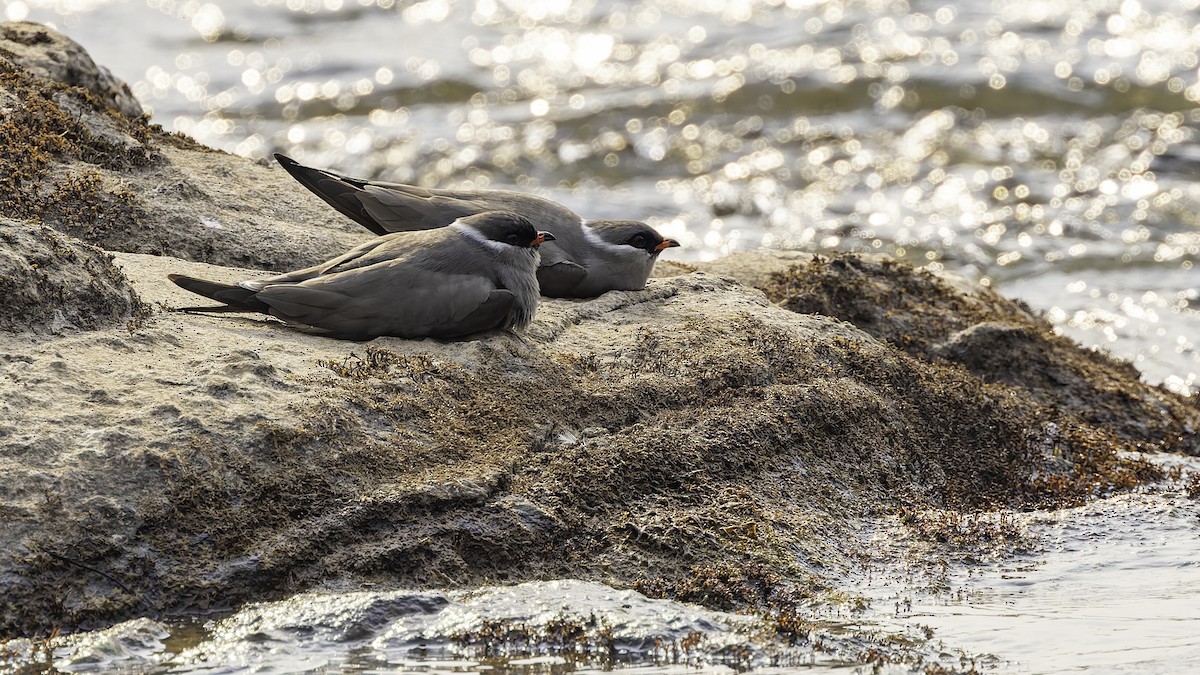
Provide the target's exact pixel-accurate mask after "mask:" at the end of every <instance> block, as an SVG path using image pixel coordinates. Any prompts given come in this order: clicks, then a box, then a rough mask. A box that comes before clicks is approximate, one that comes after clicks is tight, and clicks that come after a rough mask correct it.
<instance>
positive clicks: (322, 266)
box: [238, 232, 445, 291]
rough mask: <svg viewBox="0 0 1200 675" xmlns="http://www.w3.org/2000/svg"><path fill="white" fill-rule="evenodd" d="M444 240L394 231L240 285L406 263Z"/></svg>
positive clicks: (294, 280)
mask: <svg viewBox="0 0 1200 675" xmlns="http://www.w3.org/2000/svg"><path fill="white" fill-rule="evenodd" d="M444 237H445V234H444V233H442V232H394V233H391V234H388V235H387V236H383V237H377V238H375V239H372V240H370V241H367V242H363V243H362V244H359V245H358V246H355V247H354V248H352V249H350V250H349V251H347V252H346V253H343V254H342V255H340V256H338V257H336V258H331V259H329V260H326V261H325V262H323V263H318V264H316V265H313V266H312V267H306V268H304V269H302V270H296V271H294V272H287V273H284V274H278V275H276V276H273V277H268V278H266V279H254V280H251V281H243V282H241V283H240V284H238V285H239V286H241V287H242V288H248V289H251V290H255V291H257V290H262V289H263V288H266V287H267V286H269V285H271V284H279V283H299V282H301V281H308V280H310V279H316V278H317V277H321V276H325V275H329V274H336V273H338V272H346V271H349V270H353V269H359V268H363V267H370V266H372V265H377V264H379V263H381V262H387V261H401V260H406V259H407V258H409V257H410V256H412V255H413V254H414V253H415V252H417V251H418V250H420V249H421V248H422V247H426V246H428V245H429V244H433V243H437V240H441V239H443V238H444Z"/></svg>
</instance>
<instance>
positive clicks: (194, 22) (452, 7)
mask: <svg viewBox="0 0 1200 675" xmlns="http://www.w3.org/2000/svg"><path fill="white" fill-rule="evenodd" d="M3 14H4V15H5V16H6V17H7V18H9V19H26V18H27V19H31V20H37V21H45V22H48V23H52V24H55V25H56V26H57V27H59V28H60V29H61V30H63V31H65V32H66V33H67V34H69V35H70V36H72V37H73V38H75V39H76V40H77V41H79V42H80V43H82V44H83V45H84V46H85V47H86V48H87V49H88V50H89V51H90V52H91V53H92V54H93V55H94V57H95V58H96V60H97V61H98V62H99V63H101V64H104V65H107V66H108V67H109V68H110V69H111V70H113V72H114V73H115V74H116V75H118V76H119V77H121V78H123V79H125V80H127V81H128V82H130V83H131V85H132V86H133V89H134V92H135V93H136V95H137V96H138V97H139V99H140V100H141V101H142V102H143V104H144V105H145V106H146V107H147V109H148V110H149V111H151V112H152V114H153V120H154V121H156V122H158V123H160V124H162V125H163V126H165V127H166V128H168V129H172V130H180V131H184V132H187V133H189V134H192V135H194V136H195V137H197V138H198V139H199V140H200V141H202V142H204V143H207V144H210V145H213V146H216V147H219V148H222V149H225V150H228V151H230V152H236V153H240V154H244V155H248V156H252V157H261V158H266V157H269V155H270V153H271V152H274V151H283V152H286V153H288V154H291V155H292V156H294V157H296V158H297V159H299V160H301V161H303V162H305V163H309V164H313V165H317V166H322V167H328V168H332V169H335V170H339V171H343V172H346V173H350V174H353V175H361V176H370V177H378V178H383V179H389V180H399V181H405V182H415V183H419V184H423V185H438V186H465V185H473V186H478V187H487V186H490V187H516V188H518V189H525V190H531V191H535V192H538V193H540V194H544V195H546V196H550V197H552V198H556V199H559V200H560V201H563V202H565V203H567V204H568V205H570V206H571V207H573V208H575V209H576V210H578V211H579V212H581V213H582V214H583V215H585V216H586V217H593V218H600V217H622V218H628V217H633V218H643V219H646V220H648V221H650V222H651V223H653V224H654V225H655V226H656V227H658V228H659V229H660V230H662V231H663V233H664V234H666V235H668V236H671V237H674V238H676V239H679V240H680V241H682V242H683V244H684V248H683V249H672V250H671V251H670V252H669V254H670V256H671V257H674V258H675V259H683V260H689V259H690V260H704V259H711V258H714V257H717V256H720V255H722V254H725V253H728V252H730V251H735V250H741V249H752V248H756V247H760V246H768V247H778V248H798V249H805V250H816V251H832V250H861V251H875V252H882V253H889V254H891V255H894V256H898V257H902V258H906V259H909V260H912V261H914V262H917V263H922V264H929V265H931V266H934V267H939V266H941V267H944V268H947V269H951V270H955V271H958V272H961V273H963V274H966V275H967V276H970V277H972V278H976V279H979V280H981V281H982V282H984V283H987V284H991V285H992V286H993V287H995V288H997V289H999V290H1000V291H1001V292H1003V293H1006V294H1008V295H1011V296H1015V297H1019V298H1022V299H1024V300H1025V301H1027V302H1028V303H1029V304H1030V305H1032V306H1033V307H1035V308H1037V309H1040V310H1043V311H1044V312H1046V314H1047V316H1048V317H1049V318H1050V319H1051V320H1052V321H1053V322H1054V324H1055V325H1056V326H1057V328H1058V329H1059V330H1061V331H1063V332H1064V333H1066V334H1068V335H1070V336H1072V337H1074V338H1075V339H1077V340H1079V341H1080V342H1081V343H1083V344H1085V345H1096V346H1100V347H1103V348H1105V349H1108V350H1110V351H1111V352H1112V353H1113V354H1115V355H1117V356H1119V357H1122V358H1126V359H1129V360H1132V361H1134V362H1135V363H1136V364H1137V365H1138V367H1139V368H1140V369H1141V370H1142V372H1143V373H1144V375H1145V378H1146V379H1147V380H1149V381H1153V382H1162V383H1164V384H1165V385H1166V386H1168V387H1170V388H1172V389H1174V390H1177V391H1180V392H1190V391H1193V390H1195V388H1196V387H1197V386H1200V383H1198V382H1197V373H1200V352H1198V351H1197V348H1196V344H1195V340H1196V338H1195V336H1197V335H1200V276H1198V275H1200V271H1197V270H1196V269H1194V267H1195V265H1196V263H1197V259H1198V258H1200V184H1197V181H1196V178H1197V177H1200V149H1197V144H1196V143H1197V140H1198V139H1200V81H1198V79H1197V78H1198V73H1200V71H1198V68H1200V31H1197V30H1196V29H1195V26H1196V25H1197V24H1198V23H1200V0H1005V1H999V0H997V1H995V2H991V3H986V2H973V3H962V2H957V3H954V2H948V1H941V2H939V1H936V0H933V1H927V0H908V1H902V0H686V1H684V0H630V1H627V2H617V3H612V4H609V3H602V2H586V1H578V2H572V1H571V0H480V1H479V2H465V1H457V2H456V1H450V0H412V1H405V2H393V1H392V0H255V1H254V2H251V1H250V0H225V1H220V2H205V1H203V0H17V1H14V0H6V1H5V2H4V9H3ZM298 189H299V188H298ZM1089 509H1091V510H1089ZM1197 511H1198V508H1197V506H1196V503H1195V502H1194V501H1191V500H1187V499H1184V498H1182V497H1179V496H1178V495H1174V496H1172V495H1165V494H1159V495H1141V496H1135V497H1129V498H1125V501H1119V502H1103V503H1101V504H1099V505H1096V506H1093V507H1084V508H1083V509H1079V510H1075V511H1067V512H1054V513H1051V514H1049V515H1045V516H1036V518H1044V520H1043V521H1039V522H1032V523H1030V524H1029V525H1028V527H1029V528H1030V529H1031V531H1035V532H1037V533H1039V537H1041V538H1042V540H1043V541H1044V542H1045V543H1044V545H1042V547H1041V548H1039V549H1038V550H1037V551H1036V552H1035V553H1031V554H1029V557H1028V558H1027V559H1018V560H1019V562H1016V563H1014V562H1012V561H1007V562H998V563H996V564H995V565H994V566H992V567H985V568H982V569H981V571H977V572H971V574H970V576H969V577H966V578H963V577H961V576H960V577H954V576H953V575H951V576H950V577H948V579H949V581H948V582H947V583H950V584H953V585H955V587H956V588H957V589H960V590H963V592H964V594H965V596H964V597H965V598H966V600H964V601H959V600H958V599H957V596H955V598H954V599H950V598H948V597H947V596H945V595H938V594H932V595H927V596H919V597H917V598H916V604H915V605H914V606H913V608H912V609H911V610H910V611H909V610H906V613H905V615H903V616H900V617H899V619H898V621H899V624H902V625H904V626H907V627H911V626H913V625H915V624H921V625H928V626H931V627H932V628H933V629H934V634H935V635H936V638H935V639H937V640H940V641H943V642H944V643H945V644H946V645H947V648H948V649H950V650H951V651H953V650H955V649H959V650H962V651H963V652H964V653H968V654H971V655H981V654H985V653H991V654H994V655H996V656H995V658H994V659H991V660H987V659H984V660H983V661H981V662H980V663H982V664H987V665H988V667H995V668H998V669H1000V670H1017V671H1018V672H1063V671H1069V670H1072V669H1083V668H1085V667H1093V668H1098V669H1104V670H1118V671H1119V670H1125V671H1128V672H1152V671H1158V672H1172V671H1173V670H1178V669H1179V668H1178V667H1179V665H1180V664H1181V663H1184V664H1186V663H1195V662H1197V661H1200V648H1198V647H1197V642H1196V640H1195V638H1193V637H1191V635H1194V634H1197V630H1196V627H1197V626H1198V625H1200V623H1197V620H1198V619H1200V617H1198V616H1197V614H1196V612H1195V610H1194V609H1193V608H1194V607H1197V606H1200V602H1197V601H1198V600H1200V597H1197V595H1196V592H1195V589H1196V588H1200V584H1198V583H1197V582H1200V576H1198V573H1197V571H1196V570H1197V569H1198V568H1197V567H1196V566H1195V565H1194V564H1192V563H1191V562H1190V561H1194V560H1197V559H1200V544H1197V542H1198V541H1200V537H1198V536H1197V534H1198V533H1197ZM1056 542H1057V543H1056ZM967 569H973V567H972V566H970V565H968V566H967ZM963 574H966V573H965V572H964V573H963ZM872 592H874V591H872ZM880 592H882V591H880ZM880 597H881V598H883V597H886V594H885V595H882V596H880ZM880 603H881V604H888V603H887V602H884V601H883V600H880ZM889 606H890V605H889ZM155 630H158V629H155ZM292 646H295V645H292ZM157 649H158V651H156V652H154V653H155V654H159V655H162V654H165V653H173V652H171V651H170V649H171V648H170V647H161V648H157ZM395 665H396V664H392V666H393V667H395ZM460 665H461V664H460ZM422 667H424V666H422Z"/></svg>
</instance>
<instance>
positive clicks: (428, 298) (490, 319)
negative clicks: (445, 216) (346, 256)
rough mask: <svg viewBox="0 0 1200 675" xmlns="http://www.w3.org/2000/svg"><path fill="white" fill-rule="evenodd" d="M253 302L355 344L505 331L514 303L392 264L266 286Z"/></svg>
mask: <svg viewBox="0 0 1200 675" xmlns="http://www.w3.org/2000/svg"><path fill="white" fill-rule="evenodd" d="M255 297H256V299H258V300H261V301H262V302H265V303H266V304H268V305H270V306H271V308H272V310H273V311H272V312H271V313H272V314H273V315H275V316H277V317H279V318H281V319H284V320H285V321H290V322H295V323H302V324H306V325H308V326H312V327H314V328H318V329H320V330H322V331H323V332H325V333H327V334H330V335H334V336H338V337H347V338H356V339H370V338H374V337H379V336H381V335H393V336H396V337H458V336H461V335H467V334H470V333H475V332H479V331H482V330H488V329H491V328H497V327H502V325H503V324H504V323H505V321H506V320H507V318H508V316H509V313H510V311H511V309H512V306H513V303H514V302H515V296H513V294H512V293H511V292H509V291H507V290H503V289H498V288H497V287H496V285H495V284H493V283H492V282H491V281H490V280H488V279H486V278H484V277H481V276H476V275H472V274H448V273H443V272H432V271H429V270H422V269H405V268H397V267H394V266H390V265H387V264H382V265H375V266H372V267H368V268H360V269H354V270H350V271H347V272H340V273H337V274H333V275H330V276H324V277H319V278H316V279H312V280H310V281H306V282H303V283H299V284H275V285H268V286H267V287H265V288H264V289H263V290H262V291H260V292H259V293H258V295H257V296H255Z"/></svg>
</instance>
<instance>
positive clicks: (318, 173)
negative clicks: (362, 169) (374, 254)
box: [275, 152, 390, 237]
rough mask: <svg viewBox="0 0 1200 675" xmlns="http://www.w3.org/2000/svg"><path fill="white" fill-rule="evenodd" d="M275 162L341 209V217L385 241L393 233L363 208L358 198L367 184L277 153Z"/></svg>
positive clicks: (302, 183)
mask: <svg viewBox="0 0 1200 675" xmlns="http://www.w3.org/2000/svg"><path fill="white" fill-rule="evenodd" d="M275 161H277V162H279V165H280V166H282V167H283V168H284V169H286V170H287V172H288V173H290V174H291V175H292V178H295V179H296V180H297V181H299V182H300V184H301V185H303V186H304V187H306V188H308V189H309V190H310V191H311V192H312V193H313V194H315V195H316V196H318V197H320V198H321V199H323V200H325V203H326V204H329V205H330V206H332V207H333V208H335V209H337V211H338V213H341V214H342V215H343V216H346V217H347V218H349V219H350V220H353V221H354V222H356V223H358V224H359V225H362V226H363V227H365V228H367V229H368V230H370V231H371V232H374V233H375V234H377V235H379V236H381V237H382V236H383V235H385V234H389V233H390V231H389V230H388V229H387V228H385V227H384V226H383V225H382V224H380V223H379V221H377V220H375V218H373V217H372V216H371V214H369V213H367V210H366V209H365V208H363V205H362V202H360V201H358V197H357V196H356V195H357V193H358V192H360V191H361V190H362V189H363V186H365V185H366V184H367V183H366V181H362V180H358V179H355V178H348V177H346V176H339V175H338V174H336V173H333V172H330V171H322V170H320V169H314V168H311V167H307V166H304V165H303V164H300V163H298V162H297V161H296V160H294V159H292V158H291V157H288V156H287V155H281V154H279V153H278V152H277V153H275Z"/></svg>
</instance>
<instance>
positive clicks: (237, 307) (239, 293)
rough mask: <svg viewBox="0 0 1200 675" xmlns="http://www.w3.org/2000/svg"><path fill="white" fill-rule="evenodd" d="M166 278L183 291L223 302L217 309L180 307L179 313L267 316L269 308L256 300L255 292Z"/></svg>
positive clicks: (172, 276)
mask: <svg viewBox="0 0 1200 675" xmlns="http://www.w3.org/2000/svg"><path fill="white" fill-rule="evenodd" d="M167 278H168V279H170V280H171V281H173V282H175V285H176V286H179V287H180V288H182V289H184V290H188V291H191V292H193V293H195V294H196V295H203V296H204V297H206V298H209V299H211V300H216V301H217V302H223V303H225V304H224V305H220V306H217V307H180V308H179V309H180V310H181V311H185V312H262V313H263V314H269V313H270V312H271V306H270V305H268V304H267V303H265V302H263V301H262V300H258V299H256V298H255V297H254V296H255V295H256V291H252V290H250V289H248V288H242V287H241V286H235V285H233V284H222V283H218V282H216V281H205V280H204V279H197V278H195V277H187V276H184V275H182V274H168V275H167Z"/></svg>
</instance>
